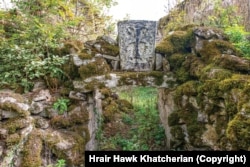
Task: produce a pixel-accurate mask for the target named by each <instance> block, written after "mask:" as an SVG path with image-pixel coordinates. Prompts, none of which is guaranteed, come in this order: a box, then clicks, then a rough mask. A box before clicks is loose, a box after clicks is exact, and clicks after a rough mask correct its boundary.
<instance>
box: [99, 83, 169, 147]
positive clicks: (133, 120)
mask: <svg viewBox="0 0 250 167" xmlns="http://www.w3.org/2000/svg"><path fill="white" fill-rule="evenodd" d="M116 92H117V93H118V95H119V98H120V99H126V100H128V101H129V102H131V103H132V104H133V106H134V113H133V114H123V119H122V121H123V122H124V123H125V124H127V125H129V126H130V129H129V131H128V132H127V135H126V137H124V136H121V135H120V134H119V133H117V135H115V136H113V137H110V138H108V139H105V140H104V141H105V142H106V143H105V145H109V146H110V145H112V146H113V148H119V149H121V150H128V151H136V150H163V149H164V146H165V133H164V128H163V126H162V125H161V123H160V117H159V111H158V110H157V92H158V91H157V88H153V87H125V88H119V89H118V90H116Z"/></svg>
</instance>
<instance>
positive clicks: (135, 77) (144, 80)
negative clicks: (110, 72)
mask: <svg viewBox="0 0 250 167" xmlns="http://www.w3.org/2000/svg"><path fill="white" fill-rule="evenodd" d="M117 74H118V76H120V77H121V78H120V79H119V85H134V84H136V85H141V86H147V85H149V83H148V78H149V77H152V78H154V83H155V84H156V85H161V84H162V83H163V81H164V73H163V72H160V71H151V72H126V73H117Z"/></svg>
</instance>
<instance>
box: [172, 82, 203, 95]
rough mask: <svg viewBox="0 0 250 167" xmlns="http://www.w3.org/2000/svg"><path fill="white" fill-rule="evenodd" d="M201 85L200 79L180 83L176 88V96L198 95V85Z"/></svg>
mask: <svg viewBox="0 0 250 167" xmlns="http://www.w3.org/2000/svg"><path fill="white" fill-rule="evenodd" d="M198 86H199V82H198V81H188V82H185V83H184V84H182V85H180V86H178V87H177V89H176V93H175V98H176V99H181V97H182V96H183V95H186V96H197V94H198V90H197V87H198Z"/></svg>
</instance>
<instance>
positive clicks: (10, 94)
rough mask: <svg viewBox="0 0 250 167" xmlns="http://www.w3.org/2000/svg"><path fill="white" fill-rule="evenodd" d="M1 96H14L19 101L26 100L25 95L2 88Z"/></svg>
mask: <svg viewBox="0 0 250 167" xmlns="http://www.w3.org/2000/svg"><path fill="white" fill-rule="evenodd" d="M0 97H3V98H4V97H12V98H14V99H16V101H17V102H19V103H24V102H25V99H24V98H23V96H22V95H21V94H17V93H13V92H9V91H3V90H0Z"/></svg>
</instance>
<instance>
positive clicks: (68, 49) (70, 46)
mask: <svg viewBox="0 0 250 167" xmlns="http://www.w3.org/2000/svg"><path fill="white" fill-rule="evenodd" d="M82 48H83V44H82V43H81V42H80V41H71V40H69V41H66V42H64V45H63V47H62V48H61V49H60V51H59V53H60V55H62V56H63V55H67V54H70V53H77V52H79V51H80V50H81V49H82Z"/></svg>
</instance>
